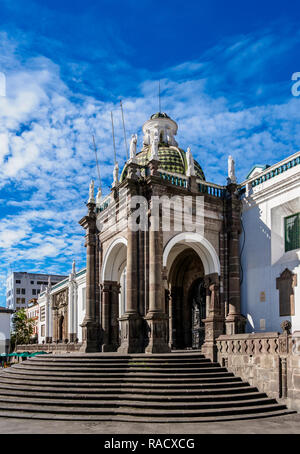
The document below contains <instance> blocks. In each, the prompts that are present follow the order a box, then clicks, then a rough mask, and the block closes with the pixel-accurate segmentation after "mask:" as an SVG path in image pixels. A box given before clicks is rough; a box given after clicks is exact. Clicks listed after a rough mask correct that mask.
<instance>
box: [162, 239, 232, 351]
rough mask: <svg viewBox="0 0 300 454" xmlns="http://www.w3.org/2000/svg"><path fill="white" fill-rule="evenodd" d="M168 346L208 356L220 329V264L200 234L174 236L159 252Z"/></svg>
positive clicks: (208, 243) (221, 322)
mask: <svg viewBox="0 0 300 454" xmlns="http://www.w3.org/2000/svg"><path fill="white" fill-rule="evenodd" d="M163 266H164V272H165V276H166V278H167V279H166V312H167V313H168V315H169V345H170V346H171V348H174V349H191V348H200V347H201V346H203V347H202V350H203V351H204V350H205V353H206V354H208V355H210V354H211V352H212V351H213V349H214V339H215V338H216V337H218V336H219V335H220V334H222V333H223V330H224V307H223V306H221V305H220V294H219V289H220V286H219V282H220V261H219V257H218V255H217V253H216V250H215V249H214V247H213V246H212V244H211V243H210V242H209V241H208V240H207V239H206V238H204V237H203V236H202V235H200V234H198V233H194V232H184V233H180V234H178V235H175V236H174V237H173V238H171V239H170V240H169V242H168V243H167V244H166V246H165V248H164V252H163Z"/></svg>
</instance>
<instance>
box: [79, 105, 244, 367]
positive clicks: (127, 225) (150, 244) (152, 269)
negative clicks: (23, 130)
mask: <svg viewBox="0 0 300 454" xmlns="http://www.w3.org/2000/svg"><path fill="white" fill-rule="evenodd" d="M143 132H144V141H143V147H142V149H141V151H140V152H137V150H136V136H133V139H132V141H131V145H130V159H129V160H128V162H127V163H126V165H125V167H124V169H123V170H122V173H121V177H120V179H118V177H117V173H116V172H115V173H114V184H113V188H112V190H111V192H110V194H109V195H108V196H106V197H105V198H103V197H102V196H101V193H99V192H98V194H97V197H96V199H95V198H94V188H93V184H92V185H91V187H90V197H89V201H88V203H87V207H88V214H87V216H85V217H84V218H83V219H82V220H81V221H80V224H81V225H82V227H83V228H84V229H85V230H86V250H87V269H86V313H85V318H84V320H83V323H82V329H83V344H82V347H81V349H82V351H86V352H93V351H95V352H96V351H116V350H118V351H119V352H121V353H141V352H146V353H167V352H169V351H170V350H171V349H174V348H184V349H189V348H202V351H203V352H204V353H205V354H206V355H207V356H208V357H210V358H211V359H215V358H216V354H217V351H216V342H215V339H216V338H217V337H218V336H219V335H221V334H225V333H227V334H237V333H240V332H243V326H244V317H243V316H242V315H241V313H240V290H239V289H240V285H239V279H240V262H239V234H240V231H241V227H240V214H241V202H240V198H239V194H238V190H237V184H236V182H235V178H234V174H233V178H231V179H230V178H229V180H228V184H227V186H219V185H216V184H213V183H207V182H206V181H205V177H204V173H203V171H202V169H201V167H200V165H199V164H198V163H197V162H196V161H195V160H194V159H193V158H192V154H191V150H190V149H188V151H187V152H185V151H184V150H182V149H180V148H179V147H178V144H177V142H176V141H175V138H174V136H175V135H176V133H177V124H176V123H175V122H174V121H173V120H171V119H170V118H169V117H168V116H167V115H166V114H162V113H158V114H155V115H152V117H151V118H150V120H148V121H147V122H146V123H145V125H144V127H143ZM137 196H139V197H143V199H142V203H141V202H138V203H136V200H137V199H136V197H137ZM162 198H164V199H167V200H169V201H170V204H169V216H167V218H169V219H170V226H169V228H167V229H166V228H165V225H164V222H165V220H166V219H165V217H166V216H165V214H166V213H165V205H164V204H163V203H162V200H163V199H162ZM188 199H189V201H190V202H189V203H190V204H191V205H190V208H189V209H188V210H185V211H184V206H185V205H184V204H185V202H186V200H188ZM157 201H159V202H160V203H158V202H157ZM199 201H200V202H201V207H202V212H201V213H202V214H201V217H200V219H199V214H198V211H197V210H198V208H197V207H198V205H199ZM156 202H157V204H156ZM167 207H168V205H167ZM183 214H184V219H183V217H182V216H183ZM138 217H139V221H138V222H136V225H138V223H139V225H138V228H136V225H131V224H132V223H133V224H134V222H135V221H136V219H137V218H138ZM181 217H182V221H183V220H184V222H182V225H181V226H180V228H179V227H178V221H179V220H180V219H181ZM120 300H122V301H123V302H124V304H123V306H122V305H121V304H120ZM199 314H201V316H200V315H199ZM119 327H120V330H119ZM196 339H198V341H196Z"/></svg>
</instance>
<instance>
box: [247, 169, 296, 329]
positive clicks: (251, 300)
mask: <svg viewBox="0 0 300 454" xmlns="http://www.w3.org/2000/svg"><path fill="white" fill-rule="evenodd" d="M299 170H300V169H299V166H297V167H295V168H293V169H290V170H288V171H286V172H284V173H282V174H281V175H278V176H276V177H273V178H272V179H271V180H269V181H268V182H266V183H263V184H262V185H258V186H257V187H255V188H254V191H253V193H252V195H250V196H249V197H247V198H245V199H244V200H243V216H242V222H243V227H244V234H242V235H241V240H240V245H241V249H242V248H243V250H242V256H241V265H242V269H243V281H242V286H241V298H242V313H243V314H244V315H245V316H247V318H248V323H247V332H252V331H255V332H263V331H281V328H280V324H281V323H282V321H283V320H290V321H291V322H292V331H296V330H300V249H297V250H294V251H289V252H285V251H284V218H285V217H286V216H289V215H290V214H294V213H297V212H300V172H299ZM285 268H288V269H289V270H290V271H292V272H293V273H295V274H297V282H298V285H297V287H295V288H294V293H295V315H294V316H292V317H288V316H283V317H280V315H279V292H278V290H277V289H276V278H278V277H279V276H280V274H281V273H282V272H283V271H284V270H285ZM262 292H264V294H265V301H261V297H262V296H263V295H262ZM261 320H265V322H264V323H265V329H261V323H263V322H261Z"/></svg>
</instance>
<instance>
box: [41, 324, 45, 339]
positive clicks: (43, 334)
mask: <svg viewBox="0 0 300 454" xmlns="http://www.w3.org/2000/svg"><path fill="white" fill-rule="evenodd" d="M41 336H42V337H44V336H45V325H41Z"/></svg>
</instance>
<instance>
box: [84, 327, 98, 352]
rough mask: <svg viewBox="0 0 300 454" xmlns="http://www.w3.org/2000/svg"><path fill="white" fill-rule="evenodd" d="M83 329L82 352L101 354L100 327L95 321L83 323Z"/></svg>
mask: <svg viewBox="0 0 300 454" xmlns="http://www.w3.org/2000/svg"><path fill="white" fill-rule="evenodd" d="M81 327H82V345H81V347H80V352H82V353H95V352H99V351H100V349H99V325H98V324H97V323H96V322H94V321H83V323H82V325H81Z"/></svg>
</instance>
